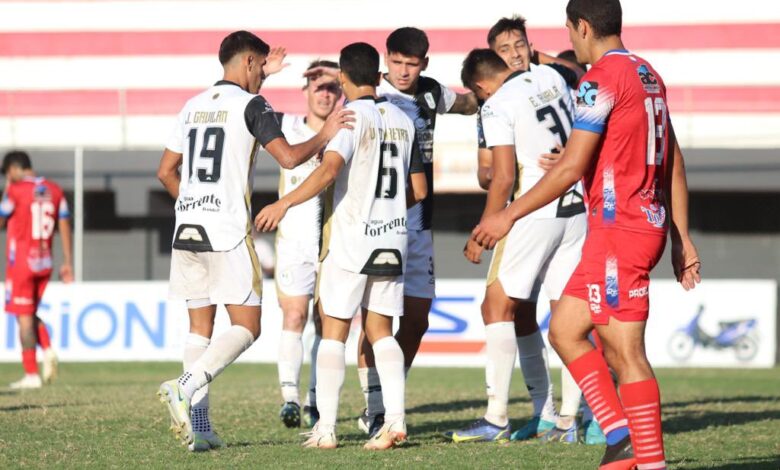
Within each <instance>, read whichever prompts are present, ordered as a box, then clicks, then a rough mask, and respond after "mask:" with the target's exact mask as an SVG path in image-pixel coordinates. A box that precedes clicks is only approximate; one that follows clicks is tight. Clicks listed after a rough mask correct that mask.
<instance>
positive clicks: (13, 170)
mask: <svg viewBox="0 0 780 470" xmlns="http://www.w3.org/2000/svg"><path fill="white" fill-rule="evenodd" d="M26 170H32V161H30V156H29V155H27V152H22V151H21V150H12V151H10V152H8V153H6V154H5V157H3V167H2V171H3V174H4V175H5V177H6V178H8V179H9V180H11V181H19V180H20V179H22V178H23V177H24V173H25V171H26Z"/></svg>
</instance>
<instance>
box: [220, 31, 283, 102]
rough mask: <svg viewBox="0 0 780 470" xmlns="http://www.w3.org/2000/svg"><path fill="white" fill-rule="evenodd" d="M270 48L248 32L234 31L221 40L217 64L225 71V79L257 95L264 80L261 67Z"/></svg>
mask: <svg viewBox="0 0 780 470" xmlns="http://www.w3.org/2000/svg"><path fill="white" fill-rule="evenodd" d="M270 50H271V48H270V47H269V46H268V44H266V43H265V42H264V41H263V40H262V39H260V38H259V37H257V36H256V35H254V34H252V33H250V32H249V31H235V32H232V33H230V34H228V35H227V36H225V39H223V40H222V44H220V46H219V62H220V63H221V64H222V67H223V68H224V69H225V78H226V79H233V80H238V81H237V82H236V83H238V84H239V85H240V86H241V87H243V88H244V89H245V90H246V91H248V92H249V93H252V94H254V93H257V92H258V91H259V90H260V87H261V86H262V84H263V80H265V74H264V73H263V66H264V65H265V61H266V57H268V53H269V52H270Z"/></svg>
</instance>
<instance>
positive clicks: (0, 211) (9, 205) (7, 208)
mask: <svg viewBox="0 0 780 470" xmlns="http://www.w3.org/2000/svg"><path fill="white" fill-rule="evenodd" d="M15 206H16V204H15V203H14V198H13V197H12V196H11V179H10V178H8V176H6V178H5V188H3V196H2V199H0V229H4V228H5V223H6V222H7V221H8V218H9V217H11V214H13V212H14V208H15Z"/></svg>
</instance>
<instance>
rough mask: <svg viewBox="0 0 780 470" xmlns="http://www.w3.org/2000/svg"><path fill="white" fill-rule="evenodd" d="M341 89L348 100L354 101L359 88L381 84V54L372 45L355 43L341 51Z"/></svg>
mask: <svg viewBox="0 0 780 470" xmlns="http://www.w3.org/2000/svg"><path fill="white" fill-rule="evenodd" d="M339 68H341V72H340V73H339V77H340V80H341V87H342V88H343V89H344V93H345V94H346V95H347V98H348V99H351V100H354V99H356V98H359V96H354V95H355V92H356V89H357V88H358V87H376V86H377V85H378V84H379V80H380V79H381V75H380V74H379V52H377V50H376V49H374V46H372V45H371V44H366V43H365V42H355V43H352V44H350V45H348V46H347V47H345V48H344V49H342V50H341V54H340V55H339Z"/></svg>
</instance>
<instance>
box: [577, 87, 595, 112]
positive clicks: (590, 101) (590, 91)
mask: <svg viewBox="0 0 780 470" xmlns="http://www.w3.org/2000/svg"><path fill="white" fill-rule="evenodd" d="M598 94H599V83H598V82H582V84H580V88H579V90H578V91H577V106H587V107H593V106H595V105H596V96H597V95H598Z"/></svg>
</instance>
